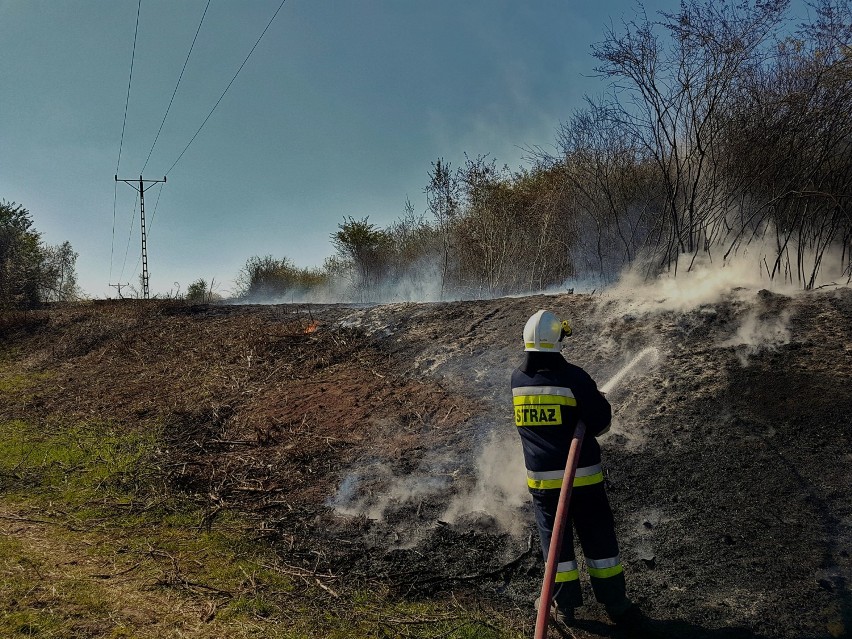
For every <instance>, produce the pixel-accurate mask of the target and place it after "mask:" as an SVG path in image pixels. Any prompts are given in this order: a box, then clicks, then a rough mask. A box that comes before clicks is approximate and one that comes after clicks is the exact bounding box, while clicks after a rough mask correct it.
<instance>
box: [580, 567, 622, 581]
mask: <svg viewBox="0 0 852 639" xmlns="http://www.w3.org/2000/svg"><path fill="white" fill-rule="evenodd" d="M586 567H587V568H588V569H589V576H590V577H597V578H598V579H606V578H607V577H614V576H615V575H618V574H620V573H622V572H624V566H622V565H621V564H618V565H617V566H613V567H611V568H592V567H591V566H588V565H587V566H586Z"/></svg>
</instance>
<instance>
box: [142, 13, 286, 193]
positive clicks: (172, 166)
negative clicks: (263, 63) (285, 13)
mask: <svg viewBox="0 0 852 639" xmlns="http://www.w3.org/2000/svg"><path fill="white" fill-rule="evenodd" d="M286 1H287V0H281V4H279V5H278V8H277V9H276V10H275V13H274V14H272V17H271V18H270V19H269V22H267V23H266V27H265V28H264V29H263V32H262V33H261V34H260V37H258V39H257V42H255V43H254V46H253V47H252V48H251V51H249V52H248V55H247V56H246V59H245V60H243V63H242V64H241V65H240V68H239V69H237V72H236V73H235V74H234V77H233V78H231V81H230V82H229V83H228V86H226V87H225V90H224V91H222V95H220V96H219V99H218V100H216V104H214V105H213V108H212V109H210V113H208V114H207V117H206V118H204V121H203V122H202V123H201V126H200V127H198V130H197V131H196V132H195V135H193V136H192V138H191V139H190V141H189V142H188V143H187V145H186V146H185V147H184V148H183V151H181V152H180V155H179V156H178V158H177V160H175V161H174V163H173V164H172V165H171V166H170V167H169V170H168V171H166V173H165V175H166V176H168V174H169V173H171V172H172V169H173V168H175V165H176V164H177V163H178V162H180V159H181V158H182V157H183V154H184V153H186V150H187V149H188V148H189V146H190V145H191V144H192V143H193V142H194V141H195V138H196V137H198V134H199V133H201V129H203V128H204V125H205V124H207V120H209V119H210V116H211V115H213V112H214V111H215V110H216V107H217V106H219V103H220V102H221V101H222V98H224V97H225V94H226V93H227V92H228V89H230V88H231V85H232V84H233V83H234V80H236V79H237V76H238V75H239V74H240V71H242V70H243V67H244V66H245V65H246V62H248V59H249V58H250V57H251V54H252V53H254V50H255V49H256V48H257V45H258V44H260V41H261V40H262V39H263V36H264V35H265V34H266V32H267V30H268V29H269V27H270V25H271V24H272V21H273V20H275V16H277V15H278V12H279V11H281V7H283V6H284V3H285V2H286ZM140 2H141V0H140Z"/></svg>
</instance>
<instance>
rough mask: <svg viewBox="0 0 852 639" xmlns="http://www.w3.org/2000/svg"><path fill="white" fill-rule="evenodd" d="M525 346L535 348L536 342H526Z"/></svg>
mask: <svg viewBox="0 0 852 639" xmlns="http://www.w3.org/2000/svg"><path fill="white" fill-rule="evenodd" d="M524 348H535V342H524Z"/></svg>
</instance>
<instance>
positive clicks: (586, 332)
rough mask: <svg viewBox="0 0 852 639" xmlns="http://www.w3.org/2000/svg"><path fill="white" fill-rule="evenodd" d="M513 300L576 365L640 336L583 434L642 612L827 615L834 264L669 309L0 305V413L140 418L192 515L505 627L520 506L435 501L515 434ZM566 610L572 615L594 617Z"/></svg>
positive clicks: (817, 633) (845, 465)
mask: <svg viewBox="0 0 852 639" xmlns="http://www.w3.org/2000/svg"><path fill="white" fill-rule="evenodd" d="M538 308H550V309H552V310H555V311H557V312H559V313H560V314H562V315H564V316H566V317H568V318H570V319H572V320H573V321H574V325H575V334H576V337H574V338H573V341H572V342H571V343H570V344H569V347H568V348H567V349H566V355H567V356H568V357H569V359H571V360H572V361H575V362H576V363H578V364H579V365H581V366H583V367H584V368H586V369H587V370H588V371H589V372H590V373H591V374H592V375H593V376H594V377H595V378H596V379H598V380H599V381H604V380H606V379H608V378H609V377H610V376H612V375H613V374H614V373H615V372H616V371H617V370H618V369H619V368H620V367H621V366H623V365H624V363H625V362H627V361H628V360H629V359H630V358H631V357H632V356H633V355H634V354H636V353H637V352H639V351H641V350H642V349H644V348H648V347H655V348H656V349H657V350H658V353H659V357H658V358H657V360H656V363H654V364H653V365H652V364H651V363H650V362H647V363H643V365H642V366H641V367H640V370H639V374H637V375H634V376H632V377H630V378H629V379H626V380H625V381H624V383H623V384H622V385H620V386H619V387H618V388H616V389H614V391H613V392H612V394H611V395H610V399H611V401H612V403H613V406H614V408H615V415H616V417H615V420H614V425H613V429H612V432H611V434H609V435H607V436H605V437H604V438H602V441H601V443H602V446H603V448H604V455H605V458H604V463H605V466H606V470H607V485H608V490H609V494H610V499H611V501H612V503H613V508H614V510H615V512H616V519H617V522H618V527H619V535H620V541H621V545H622V555H623V559H624V561H625V564H626V567H627V571H628V587H629V588H630V590H631V593H632V595H633V597H634V598H635V599H636V600H637V601H638V602H639V603H640V604H641V605H642V607H643V609H644V610H645V611H646V612H647V613H648V614H649V615H650V616H651V617H653V618H654V619H657V620H658V621H659V624H658V625H659V630H660V632H661V633H662V634H663V635H667V636H689V637H706V638H723V637H760V638H770V637H785V638H793V637H807V638H813V639H816V638H823V637H826V638H827V637H840V636H848V634H849V633H850V629H852V595H850V588H851V587H852V584H850V582H852V560H850V557H849V552H850V550H852V497H850V491H849V486H850V485H852V453H850V450H852V429H850V415H852V390H850V387H849V380H850V374H852V344H850V339H849V335H850V334H852V293H850V291H849V290H848V289H841V290H839V291H833V292H818V293H812V294H807V295H799V296H795V297H786V296H783V295H776V294H772V293H769V292H768V291H760V292H757V291H733V292H731V293H730V294H729V295H728V296H727V297H726V298H725V299H724V300H722V301H720V302H717V303H715V304H712V305H705V306H702V307H699V308H694V309H691V310H680V311H675V310H664V309H665V304H659V303H648V304H635V303H631V302H627V301H624V300H618V299H607V298H600V297H588V296H580V295H560V296H538V297H527V298H518V299H500V300H490V301H475V302H455V303H442V304H397V305H383V306H372V307H351V306H184V305H181V304H177V303H168V302H161V303H152V304H145V305H138V304H132V303H128V304H94V305H88V306H69V307H61V308H52V309H49V310H46V311H39V312H35V313H29V314H25V315H6V316H4V317H3V318H2V319H0V338H2V340H3V344H4V346H3V359H2V364H3V369H2V370H3V376H4V378H5V379H7V380H11V379H13V378H14V377H15V376H16V375H24V374H25V375H27V376H28V380H29V381H28V383H27V384H26V385H25V386H21V388H15V385H14V384H7V385H6V389H7V390H6V392H4V395H3V397H4V400H5V402H4V404H3V405H2V406H0V419H3V420H11V419H23V420H27V421H29V422H32V423H38V424H42V425H44V426H45V427H49V425H50V424H52V423H56V422H59V421H63V420H65V421H78V422H82V423H86V422H103V421H108V422H110V423H114V424H118V425H120V426H121V427H122V428H126V429H130V430H139V431H148V432H156V433H158V436H159V437H160V438H161V440H162V446H160V448H159V449H158V453H157V455H156V456H155V458H153V459H151V460H149V463H150V465H151V467H152V468H153V469H155V470H156V473H155V476H156V478H157V479H156V481H158V482H161V483H162V486H163V487H165V488H167V489H168V490H171V491H177V492H180V493H181V494H184V495H187V496H189V497H190V498H191V499H193V500H195V501H196V502H197V503H198V505H199V506H200V508H201V510H202V512H203V516H202V521H201V522H200V524H201V525H202V526H205V527H215V526H216V525H217V518H218V517H220V516H222V514H223V513H227V512H229V511H238V512H240V513H243V514H245V515H247V516H249V517H251V518H254V519H255V520H256V522H257V526H256V535H257V536H258V537H260V538H263V539H264V540H265V542H266V543H268V544H270V545H272V546H273V547H274V548H275V550H276V552H277V554H278V555H279V556H280V557H282V558H283V559H284V560H285V561H286V562H287V563H288V565H292V566H297V567H302V568H304V569H305V570H310V571H313V573H314V574H320V575H322V574H330V575H334V576H335V581H334V588H347V587H356V586H369V585H370V584H373V583H381V584H382V585H383V587H387V588H389V589H390V592H391V593H393V595H394V596H395V597H399V598H430V597H445V596H448V594H450V593H452V594H453V595H454V596H457V597H461V598H464V599H466V600H470V601H483V602H487V605H488V606H490V607H495V608H498V609H500V610H502V611H503V612H504V613H505V614H506V615H507V616H508V617H510V618H513V619H515V620H516V621H517V624H516V628H529V624H530V622H531V618H532V613H531V605H532V600H533V599H534V597H535V596H536V595H537V591H538V588H539V584H540V579H541V573H542V562H541V559H540V558H539V555H538V551H537V547H538V543H537V540H536V539H535V538H534V534H533V531H532V529H531V528H530V526H529V525H528V523H527V522H530V521H531V516H530V513H529V512H528V511H527V507H526V506H523V505H521V506H518V507H508V508H503V509H502V513H503V516H498V515H497V514H495V512H492V509H491V508H489V504H488V502H487V501H486V502H485V505H480V506H475V505H471V506H470V507H469V508H468V510H467V511H465V510H464V508H462V509H461V510H460V511H457V516H455V517H454V518H453V521H452V522H447V521H446V519H448V517H446V513H447V512H448V511H447V508H448V505H449V504H450V503H451V502H452V501H453V500H454V499H456V498H457V497H458V496H459V495H470V494H472V493H473V492H475V490H476V489H477V487H479V489H480V490H481V489H482V488H483V485H484V489H485V492H486V493H487V492H488V485H487V484H488V481H489V480H488V477H489V476H490V475H488V474H487V473H486V472H485V470H486V469H483V461H482V457H481V451H482V449H483V448H484V447H486V446H488V445H492V446H494V445H496V446H497V447H498V448H500V447H508V446H512V445H516V444H517V442H515V441H514V439H513V438H514V437H516V435H515V434H514V432H513V426H512V425H511V420H510V415H509V409H508V407H509V400H508V396H509V391H508V376H509V373H510V371H511V370H512V368H514V366H515V365H517V362H518V359H519V353H518V350H519V349H518V344H517V342H518V333H519V331H520V328H521V327H522V326H523V323H524V321H525V320H526V318H527V317H528V316H529V315H530V314H531V313H532V312H534V311H535V310H537V309H538ZM314 328H315V329H316V330H313V329H314ZM495 438H496V439H495ZM495 441H496V442H497V444H494V442H495ZM514 452H516V453H517V455H520V450H519V447H518V449H517V450H515V451H514ZM509 453H511V449H510V451H509ZM489 472H490V473H491V474H492V475H494V476H500V474H501V473H503V474H506V473H511V472H514V471H513V469H512V468H509V467H506V468H505V471H502V470H501V469H499V468H498V469H496V470H495V469H493V468H492V469H490V471H489ZM514 479H515V478H514V477H510V478H509V482H510V483H511V481H514ZM518 481H519V482H520V483H521V484H522V483H523V477H522V476H521V477H519V478H518ZM494 492H495V493H499V491H497V490H496V489H495V491H494ZM496 499H497V501H499V500H500V495H499V494H497V497H496ZM470 504H474V502H473V501H470ZM506 512H509V514H510V515H511V516H512V519H513V521H514V523H515V525H513V526H507V525H506V521H505V513H506ZM509 529H513V530H511V532H510V530H509ZM519 530H520V532H519ZM329 583H331V582H329ZM584 614H585V618H586V625H585V630H584V631H585V632H586V633H587V634H586V636H612V637H614V636H618V635H617V634H616V633H615V631H614V630H612V629H611V628H609V627H608V626H607V625H605V624H604V623H603V621H602V617H601V615H600V612H599V611H598V610H597V608H596V607H594V606H590V607H589V610H588V611H586V612H585V613H584Z"/></svg>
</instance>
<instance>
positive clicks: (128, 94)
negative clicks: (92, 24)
mask: <svg viewBox="0 0 852 639" xmlns="http://www.w3.org/2000/svg"><path fill="white" fill-rule="evenodd" d="M140 11H142V0H139V4H138V5H136V29H135V30H134V32H133V54H132V55H131V56H130V77H129V78H127V97H126V98H125V100H124V123H123V124H122V125H121V142H119V144H118V161H117V162H116V163H115V172H116V173H118V167H119V166H120V165H121V149H122V147H123V146H124V129H125V127H126V126H127V105H128V104H130V84H131V82H133V62H134V60H136V36H138V35H139V13H140Z"/></svg>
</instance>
